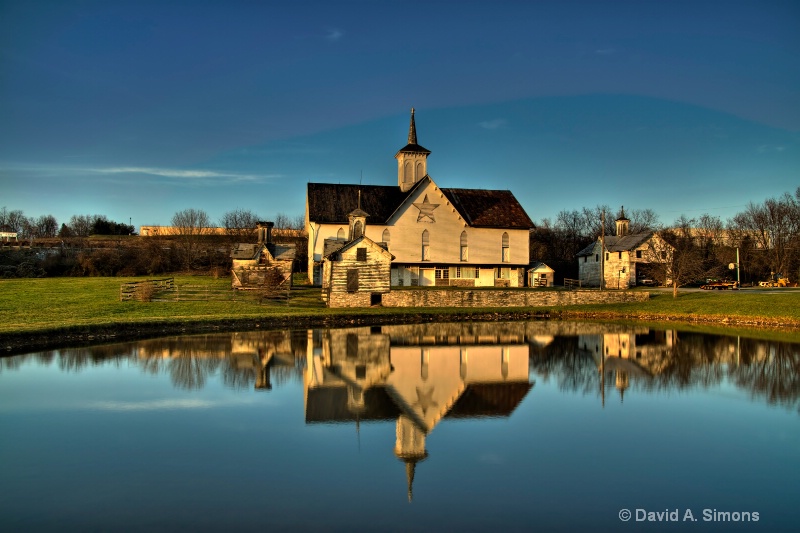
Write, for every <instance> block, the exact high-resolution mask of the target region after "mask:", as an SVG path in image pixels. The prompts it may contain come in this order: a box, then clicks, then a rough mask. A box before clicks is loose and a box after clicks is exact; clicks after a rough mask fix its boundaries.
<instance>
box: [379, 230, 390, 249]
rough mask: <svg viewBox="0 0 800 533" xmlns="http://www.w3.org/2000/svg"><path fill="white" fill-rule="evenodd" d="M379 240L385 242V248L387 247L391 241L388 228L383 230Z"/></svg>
mask: <svg viewBox="0 0 800 533" xmlns="http://www.w3.org/2000/svg"><path fill="white" fill-rule="evenodd" d="M381 240H382V241H383V242H385V243H386V248H387V249H388V248H389V243H390V242H391V236H390V235H389V230H388V229H385V230H383V235H382V236H381Z"/></svg>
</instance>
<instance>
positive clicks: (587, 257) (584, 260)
mask: <svg viewBox="0 0 800 533" xmlns="http://www.w3.org/2000/svg"><path fill="white" fill-rule="evenodd" d="M588 259H589V256H588V255H584V256H583V262H584V263H585V262H586V261H587V260H588Z"/></svg>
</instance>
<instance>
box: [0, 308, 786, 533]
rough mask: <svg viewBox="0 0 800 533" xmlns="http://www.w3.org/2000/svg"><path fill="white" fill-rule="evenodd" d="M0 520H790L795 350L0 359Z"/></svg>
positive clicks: (458, 337)
mask: <svg viewBox="0 0 800 533" xmlns="http://www.w3.org/2000/svg"><path fill="white" fill-rule="evenodd" d="M0 428H2V432H0V443H2V455H1V456H0V457H2V460H1V461H2V474H0V481H1V482H0V513H1V514H0V516H2V524H3V529H6V530H9V531H69V530H83V531H88V530H98V531H101V530H114V531H175V530H184V531H220V530H231V531H459V532H463V531H490V530H500V531H532V530H539V531H684V530H685V531H795V530H796V529H797V527H798V523H799V522H800V511H798V506H797V498H798V495H800V493H799V492H798V475H799V474H800V446H799V445H798V443H800V343H789V342H776V341H766V340H757V339H754V338H747V337H737V336H721V335H705V334H700V333H693V332H683V331H675V330H658V329H652V328H647V327H640V326H631V325H627V326H626V325H618V324H617V325H603V324H596V323H577V322H548V321H532V322H503V323H473V322H463V323H451V324H425V325H419V324H417V325H391V326H378V327H362V328H351V329H322V330H298V331H250V332H238V333H225V334H213V335H194V336H183V337H169V338H161V339H151V340H144V341H139V342H131V343H124V344H113V345H102V346H93V347H85V348H69V349H63V350H55V351H48V352H41V353H32V354H27V355H21V356H16V357H8V358H3V359H0Z"/></svg>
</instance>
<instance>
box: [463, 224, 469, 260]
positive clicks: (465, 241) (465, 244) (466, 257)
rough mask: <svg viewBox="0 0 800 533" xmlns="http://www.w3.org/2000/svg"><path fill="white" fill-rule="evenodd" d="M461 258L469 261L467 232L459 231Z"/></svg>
mask: <svg viewBox="0 0 800 533" xmlns="http://www.w3.org/2000/svg"><path fill="white" fill-rule="evenodd" d="M461 260H462V261H469V247H468V246H467V232H466V231H462V232H461Z"/></svg>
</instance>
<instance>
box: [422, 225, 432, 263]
mask: <svg viewBox="0 0 800 533" xmlns="http://www.w3.org/2000/svg"><path fill="white" fill-rule="evenodd" d="M422 260H423V261H430V260H431V247H430V236H429V234H428V230H425V231H423V232H422Z"/></svg>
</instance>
